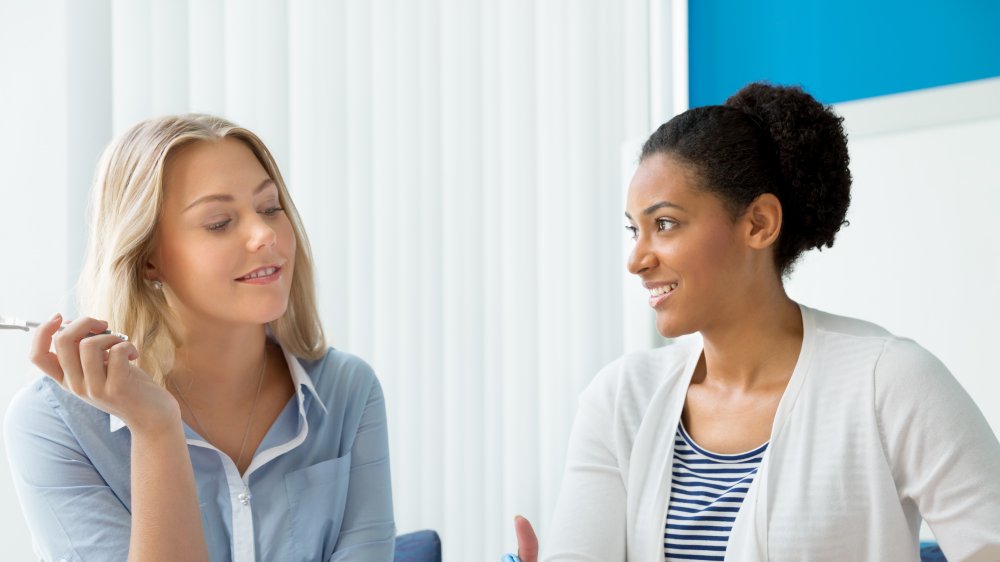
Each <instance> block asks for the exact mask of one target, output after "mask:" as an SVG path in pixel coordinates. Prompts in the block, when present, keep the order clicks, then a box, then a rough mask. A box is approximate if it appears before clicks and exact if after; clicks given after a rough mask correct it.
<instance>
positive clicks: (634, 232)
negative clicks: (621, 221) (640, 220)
mask: <svg viewBox="0 0 1000 562" xmlns="http://www.w3.org/2000/svg"><path fill="white" fill-rule="evenodd" d="M625 231H626V232H628V237H629V238H631V239H632V240H636V239H637V238H639V229H638V228H636V227H634V226H632V225H631V224H626V225H625Z"/></svg>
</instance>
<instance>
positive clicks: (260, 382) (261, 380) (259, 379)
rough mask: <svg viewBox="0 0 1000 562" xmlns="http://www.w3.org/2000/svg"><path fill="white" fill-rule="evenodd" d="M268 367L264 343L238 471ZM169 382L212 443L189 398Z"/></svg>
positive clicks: (241, 445)
mask: <svg viewBox="0 0 1000 562" xmlns="http://www.w3.org/2000/svg"><path fill="white" fill-rule="evenodd" d="M266 365H267V342H264V360H263V361H262V362H261V364H260V373H258V374H257V394H256V395H255V396H254V397H253V406H251V407H250V416H249V417H247V427H246V429H245V430H243V442H242V443H240V454H239V456H238V457H236V467H237V470H239V466H240V463H241V462H243V453H244V451H245V450H246V446H247V437H248V436H249V435H250V425H251V424H252V422H253V414H254V412H255V411H257V400H258V399H260V388H261V387H262V386H263V385H264V367H265V366H266ZM169 380H170V384H172V385H173V387H174V390H176V391H177V395H178V396H180V397H181V402H183V403H184V407H186V408H187V409H188V412H190V413H191V418H192V419H193V420H194V425H195V427H197V429H198V433H200V434H201V436H202V437H204V438H205V439H208V440H209V441H211V440H210V439H209V438H208V433H206V432H205V430H204V428H202V426H201V422H200V421H198V414H196V413H194V408H192V407H191V404H188V401H187V398H185V397H184V393H183V392H181V389H180V387H179V386H177V383H175V382H174V379H173V378H172V377H171V378H170V379H169Z"/></svg>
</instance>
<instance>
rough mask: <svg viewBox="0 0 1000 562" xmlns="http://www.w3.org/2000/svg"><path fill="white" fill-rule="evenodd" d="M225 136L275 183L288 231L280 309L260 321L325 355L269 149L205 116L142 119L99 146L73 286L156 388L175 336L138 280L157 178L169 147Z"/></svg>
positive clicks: (300, 236)
mask: <svg viewBox="0 0 1000 562" xmlns="http://www.w3.org/2000/svg"><path fill="white" fill-rule="evenodd" d="M224 138H235V139H238V140H240V141H242V142H243V143H245V144H246V145H247V146H248V147H249V148H250V150H251V151H252V152H253V153H254V155H255V156H256V157H257V160H258V161H260V163H261V165H262V166H263V167H264V169H265V170H266V171H267V174H268V176H270V177H271V179H272V180H273V181H274V183H275V185H276V186H277V187H278V199H279V203H280V205H281V207H283V208H284V210H285V214H286V215H287V216H288V219H289V221H291V223H292V230H293V232H294V233H295V241H296V245H295V247H296V249H295V272H294V274H293V277H292V288H291V292H290V295H289V299H288V308H287V310H286V311H285V313H284V314H283V315H282V316H281V317H280V318H278V319H276V320H274V321H273V322H270V323H269V324H268V325H269V327H270V329H271V333H272V334H273V336H274V337H275V339H277V340H278V342H279V343H280V344H281V345H282V347H284V348H285V349H286V350H288V351H289V352H291V353H292V354H293V355H296V356H298V357H302V358H306V359H318V358H319V357H321V356H322V355H323V353H324V352H325V350H326V340H325V337H324V335H323V327H322V325H321V324H320V321H319V315H318V314H317V312H316V294H315V293H316V291H315V285H314V283H313V267H312V258H311V257H310V254H311V252H310V249H309V241H308V239H307V238H306V233H305V230H304V229H303V227H302V221H301V219H300V218H299V214H298V211H296V209H295V205H293V204H292V199H291V197H290V196H289V194H288V190H287V188H286V187H285V182H284V180H283V179H282V177H281V172H279V171H278V165H277V163H275V161H274V157H273V156H272V155H271V152H270V151H269V150H268V149H267V147H266V146H264V143H263V142H261V140H260V139H259V138H258V137H257V135H255V134H253V133H252V132H250V131H249V130H247V129H244V128H241V127H238V126H237V125H235V124H233V123H231V122H229V121H226V120H225V119H221V118H219V117H213V116H210V115H197V114H188V115H174V116H168V117H162V118H157V119H150V120H147V121H143V122H141V123H138V124H136V125H135V126H133V127H132V128H131V129H129V130H128V131H125V133H123V134H122V135H121V136H120V137H119V138H117V139H116V140H114V141H113V142H112V143H111V144H109V145H108V147H107V148H106V149H105V151H104V154H103V155H102V156H101V160H100V163H99V164H98V169H97V176H96V178H95V180H94V186H93V191H92V194H91V197H92V198H91V202H90V215H91V227H90V240H89V242H88V246H87V253H86V259H85V261H84V265H83V270H82V271H81V273H80V280H79V283H78V284H77V288H78V293H77V294H78V301H79V308H80V312H81V314H84V315H87V316H92V317H95V318H99V319H102V320H107V321H108V323H109V325H110V326H111V329H113V330H115V331H119V332H123V333H125V334H129V336H130V337H131V339H132V341H133V342H134V343H135V346H136V348H137V349H138V350H139V360H138V361H139V366H140V367H141V368H142V369H143V370H145V371H146V372H148V373H150V375H152V376H153V378H154V379H155V380H156V381H157V382H158V383H160V384H164V382H165V376H166V374H167V373H168V372H169V371H170V369H171V368H172V367H173V362H174V351H175V350H176V348H177V346H178V344H179V339H178V336H177V334H178V331H177V329H176V324H175V322H176V319H175V318H174V317H173V315H172V313H171V310H170V307H169V305H168V304H167V302H166V300H165V299H164V297H163V293H162V291H158V290H156V289H154V288H152V286H151V285H150V284H149V283H148V282H147V281H146V280H145V277H144V274H143V272H144V266H145V264H146V262H147V260H148V259H149V256H150V253H151V249H152V248H151V246H152V242H153V238H154V235H155V234H156V227H157V220H158V218H159V216H160V210H161V208H162V206H163V173H164V166H165V164H166V161H167V158H168V157H169V156H170V155H171V154H172V152H173V151H175V150H176V149H177V148H179V147H181V146H184V145H187V144H190V143H192V142H197V141H216V140H220V139H224Z"/></svg>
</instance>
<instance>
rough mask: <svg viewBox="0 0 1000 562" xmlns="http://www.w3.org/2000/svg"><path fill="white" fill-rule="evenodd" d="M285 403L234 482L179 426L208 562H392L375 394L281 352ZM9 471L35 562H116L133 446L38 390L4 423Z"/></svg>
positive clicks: (214, 452) (232, 473) (70, 403)
mask: <svg viewBox="0 0 1000 562" xmlns="http://www.w3.org/2000/svg"><path fill="white" fill-rule="evenodd" d="M285 360H286V361H287V362H288V365H289V370H290V371H291V376H292V380H293V381H294V383H295V395H294V396H293V397H292V398H291V400H289V402H288V404H287V405H286V406H285V408H284V409H283V410H282V411H281V414H279V416H278V418H277V419H276V420H275V421H274V424H273V425H272V426H271V428H270V429H269V430H268V432H267V434H266V435H265V436H264V439H263V441H262V442H261V443H260V446H259V447H258V448H257V452H256V453H255V454H254V457H253V460H252V462H251V463H250V467H249V468H248V469H247V471H246V473H245V474H243V475H242V476H240V474H239V472H238V471H237V469H236V465H235V464H234V463H233V461H232V459H230V458H229V457H228V456H227V455H226V454H225V453H222V452H221V451H219V450H218V449H216V448H215V447H213V446H212V445H211V444H210V443H208V442H207V441H205V440H204V439H203V438H202V436H200V435H198V434H197V433H196V432H194V431H193V430H192V429H191V428H189V427H187V426H186V425H185V427H184V432H185V434H186V437H187V443H188V450H189V452H190V454H191V463H192V465H193V467H194V476H195V482H196V485H197V488H198V500H199V503H200V505H201V517H202V526H203V528H204V531H205V541H206V543H207V544H208V552H209V555H210V556H211V559H212V560H213V561H221V560H233V561H236V562H250V561H254V560H261V561H265V560H268V561H269V560H274V561H281V562H294V561H306V560H308V561H327V560H330V561H345V560H357V561H364V562H369V561H372V562H375V561H380V560H386V561H388V560H392V557H393V545H394V541H395V531H396V529H395V524H394V521H393V515H392V493H391V490H390V481H389V450H388V449H389V447H388V437H387V433H386V419H385V403H384V400H383V397H382V389H381V387H380V386H379V383H378V380H377V379H376V378H375V375H374V373H373V372H372V369H371V368H370V367H369V366H368V365H367V364H366V363H365V362H364V361H362V360H361V359H359V358H357V357H355V356H353V355H350V354H347V353H343V352H340V351H337V350H334V349H330V350H329V351H327V353H326V355H325V356H324V357H323V358H322V359H319V360H317V361H303V360H300V359H297V358H296V357H294V356H292V355H291V354H289V353H287V352H285ZM4 437H5V440H6V444H7V454H8V457H9V460H10V465H11V472H12V473H13V476H14V483H15V486H16V488H17V493H18V497H19V498H20V501H21V506H22V508H23V509H24V515H25V517H26V519H27V521H28V527H29V528H30V529H31V534H32V538H33V544H34V549H35V552H36V553H37V554H38V556H39V557H41V558H42V559H43V560H51V561H59V560H66V561H77V560H86V561H93V560H98V561H100V560H114V561H119V560H125V559H126V558H127V556H128V546H129V525H130V521H131V482H130V464H131V463H130V459H131V435H130V433H129V430H128V428H127V427H125V425H124V424H123V423H122V422H121V420H119V419H117V418H115V417H114V416H109V415H108V414H106V413H104V412H102V411H100V410H98V409H96V408H94V407H92V406H90V405H89V404H87V403H86V402H84V401H82V400H80V399H79V398H77V397H76V396H74V395H72V394H70V393H68V392H66V391H65V390H63V389H62V387H60V386H59V385H58V384H56V383H55V381H53V380H52V379H50V378H48V377H41V378H39V379H37V380H35V381H33V382H32V383H31V384H30V385H29V386H28V387H26V388H24V389H23V390H22V391H21V392H20V393H18V395H17V396H16V397H15V398H14V400H13V401H12V402H11V405H10V408H9V409H8V411H7V416H6V420H5V423H4Z"/></svg>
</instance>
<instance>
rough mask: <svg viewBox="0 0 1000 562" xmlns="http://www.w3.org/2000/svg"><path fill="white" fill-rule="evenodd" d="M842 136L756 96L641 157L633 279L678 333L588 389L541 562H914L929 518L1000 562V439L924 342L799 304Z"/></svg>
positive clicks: (791, 92) (679, 129)
mask: <svg viewBox="0 0 1000 562" xmlns="http://www.w3.org/2000/svg"><path fill="white" fill-rule="evenodd" d="M841 121H842V120H841V119H840V118H839V117H837V116H836V115H835V114H834V113H833V112H832V111H831V110H830V109H829V108H827V107H824V106H823V105H821V104H820V103H818V102H817V101H816V100H815V99H813V98H812V97H811V96H810V95H809V94H807V93H805V92H803V91H802V90H801V89H799V88H786V87H775V86H770V85H765V84H752V85H750V86H747V87H745V88H744V89H742V90H741V91H740V92H738V93H737V94H736V95H734V96H733V97H731V98H730V99H729V100H727V101H726V103H725V104H724V105H721V106H711V107H701V108H696V109H692V110H690V111H687V112H685V113H683V114H681V115H679V116H677V117H675V118H674V119H672V120H671V121H669V122H668V123H666V124H665V125H663V126H661V127H660V128H659V129H658V130H657V131H656V132H655V133H653V135H652V136H651V137H650V138H649V140H648V141H647V142H646V144H645V145H644V146H643V150H642V155H641V157H640V165H639V168H638V170H637V171H636V173H635V176H634V178H633V179H632V183H631V185H630V186H629V191H628V200H627V212H626V217H627V219H628V226H627V227H626V228H627V229H628V231H629V232H630V233H631V235H632V237H633V238H634V240H635V246H634V249H633V251H632V255H631V256H630V258H629V263H628V268H629V270H630V271H631V272H632V273H634V274H635V275H637V276H638V277H639V278H640V280H641V282H642V283H643V285H644V286H645V287H646V288H647V289H648V290H649V293H650V296H649V304H650V306H652V307H653V308H654V309H655V310H656V323H657V329H658V330H659V332H660V333H661V334H663V335H664V336H665V337H668V338H676V340H675V341H674V342H673V343H672V344H671V345H667V346H665V347H662V348H660V349H655V350H652V351H646V352H640V353H634V354H629V355H626V356H624V357H622V358H620V359H618V360H617V361H615V362H613V363H612V364H610V365H608V366H607V367H606V368H604V369H603V370H602V371H601V372H600V373H599V374H598V375H597V376H596V377H595V378H594V380H593V382H592V383H591V385H590V387H589V388H588V389H587V390H586V391H585V392H584V393H583V394H582V395H581V396H580V400H579V410H578V413H577V417H576V422H575V424H574V427H573V432H572V436H571V441H570V445H569V450H568V453H567V462H566V471H565V474H564V478H563V484H562V490H561V492H560V496H559V501H558V504H557V506H556V509H555V513H554V514H553V517H552V522H551V525H550V527H549V529H548V533H547V534H546V536H545V542H544V544H543V545H542V559H543V560H545V561H555V560H578V561H593V562H615V561H625V560H628V561H643V562H645V561H649V562H653V561H662V560H667V561H673V560H726V561H745V560H746V561H758V560H759V561H763V560H778V561H793V560H794V561H806V560H816V561H828V560H829V561H848V560H849V561H879V562H884V561H894V560H909V561H913V560H919V553H918V534H919V527H920V522H921V519H923V520H926V521H927V522H928V523H929V525H930V527H931V529H932V530H933V531H934V533H935V535H936V537H937V539H938V540H939V542H940V545H941V547H942V549H943V551H944V553H945V555H946V556H947V557H948V559H949V560H950V561H952V562H957V561H962V560H983V561H997V560H1000V478H998V470H1000V444H998V442H997V438H996V436H995V435H994V434H993V432H992V431H991V429H990V427H989V425H988V424H987V422H986V420H985V419H984V417H983V416H982V414H981V413H980V411H979V410H978V409H977V408H976V405H975V403H974V402H973V401H972V400H971V399H970V398H969V396H968V394H967V393H966V392H965V391H964V390H963V389H962V388H961V386H959V384H958V383H957V382H956V381H955V379H954V378H953V377H952V375H951V374H950V373H949V372H948V370H947V369H946V368H945V366H944V365H942V364H941V362H940V361H938V360H937V359H936V358H935V357H934V356H933V355H931V354H930V353H929V352H928V351H926V350H925V349H924V348H922V347H921V346H920V345H918V344H917V343H915V342H913V341H912V340H908V339H905V338H901V337H897V336H895V335H893V334H890V333H889V332H887V331H886V330H884V329H882V328H880V327H878V326H876V325H874V324H871V323H868V322H864V321H861V320H855V319H852V318H845V317H841V316H835V315H833V314H828V313H825V312H820V311H818V310H814V309H811V308H809V307H806V306H803V305H800V304H798V303H796V302H794V301H792V300H791V299H790V298H789V297H788V295H787V294H786V293H785V290H784V287H783V283H782V279H783V278H784V277H785V276H787V275H788V274H789V273H790V271H791V268H792V266H793V264H794V263H795V261H796V260H797V259H798V257H799V256H800V255H801V254H802V252H804V251H806V250H809V249H811V248H820V247H823V246H827V247H829V246H832V245H833V242H834V236H835V235H836V233H837V231H838V230H839V229H840V227H841V225H842V224H843V223H844V218H845V216H846V213H847V207H848V204H849V201H850V186H851V175H850V171H849V170H848V154H847V140H846V138H845V135H844V131H843V128H842V124H841ZM515 528H516V531H517V534H518V539H519V550H520V555H521V558H522V559H523V560H524V562H535V559H536V558H537V552H538V545H537V542H536V541H535V539H534V533H533V531H532V530H531V527H530V525H529V524H528V522H527V521H526V520H524V519H523V518H519V519H518V520H517V521H516V522H515Z"/></svg>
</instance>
